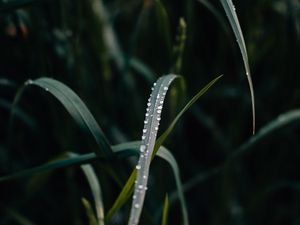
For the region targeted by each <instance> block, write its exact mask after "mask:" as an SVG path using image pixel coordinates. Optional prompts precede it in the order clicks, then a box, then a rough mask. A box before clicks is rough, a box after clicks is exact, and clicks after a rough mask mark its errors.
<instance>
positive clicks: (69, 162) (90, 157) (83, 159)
mask: <svg viewBox="0 0 300 225" xmlns="http://www.w3.org/2000/svg"><path fill="white" fill-rule="evenodd" d="M64 158H65V159H60V160H57V161H54V162H50V163H46V164H43V165H41V166H37V167H33V168H30V169H24V170H22V171H20V172H16V173H12V174H9V175H6V176H2V177H0V182H4V181H8V180H13V179H18V178H21V177H25V176H31V175H33V174H37V173H43V172H48V171H51V170H55V169H60V168H66V167H70V166H75V165H82V164H85V163H90V162H93V161H95V160H96V159H98V160H99V158H97V156H96V155H95V153H88V154H84V155H80V156H78V157H76V158H75V157H74V158H71V159H69V158H67V155H65V156H64Z"/></svg>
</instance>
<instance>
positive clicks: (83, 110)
mask: <svg viewBox="0 0 300 225" xmlns="http://www.w3.org/2000/svg"><path fill="white" fill-rule="evenodd" d="M25 85H26V86H29V85H35V86H38V87H40V88H42V89H43V90H45V91H47V92H48V93H50V94H52V95H53V96H54V97H55V98H56V99H57V100H59V101H60V102H61V103H62V104H63V106H64V107H65V109H66V110H67V111H68V112H69V113H70V115H71V116H72V117H73V119H74V120H75V122H76V123H77V124H78V125H79V127H80V128H81V129H82V130H83V131H84V132H85V133H90V134H91V135H92V136H93V137H94V139H95V141H96V143H97V144H98V146H99V149H96V151H95V152H96V154H98V155H99V156H101V155H104V156H105V157H106V158H112V157H113V151H112V149H111V147H110V144H109V142H108V140H107V138H106V137H105V135H104V133H103V131H102V130H101V128H100V126H99V125H98V123H97V121H96V120H95V118H94V117H93V115H92V114H91V112H90V111H89V110H88V108H87V107H86V105H85V104H84V103H83V101H82V100H81V99H80V98H79V97H78V96H77V95H76V93H75V92H73V91H72V90H71V89H70V88H69V87H67V86H66V85H64V84H63V83H61V82H59V81H57V80H54V79H50V78H39V79H36V80H28V81H27V82H26V83H25ZM20 92H22V90H21V91H20ZM17 96H20V94H17ZM17 100H18V98H17Z"/></svg>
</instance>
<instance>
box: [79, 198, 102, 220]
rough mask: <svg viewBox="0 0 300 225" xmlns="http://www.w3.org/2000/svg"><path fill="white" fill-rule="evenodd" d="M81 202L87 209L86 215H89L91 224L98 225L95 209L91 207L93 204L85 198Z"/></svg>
mask: <svg viewBox="0 0 300 225" xmlns="http://www.w3.org/2000/svg"><path fill="white" fill-rule="evenodd" d="M81 202H82V204H83V206H84V208H85V211H86V215H87V217H88V220H89V224H90V225H98V224H97V220H96V216H95V213H94V211H93V208H92V206H91V203H90V202H89V201H88V200H87V199H85V198H82V199H81Z"/></svg>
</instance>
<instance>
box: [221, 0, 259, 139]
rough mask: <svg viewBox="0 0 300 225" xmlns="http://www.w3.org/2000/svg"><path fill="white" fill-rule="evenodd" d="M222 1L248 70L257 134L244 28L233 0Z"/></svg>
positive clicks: (253, 123) (253, 103) (253, 125)
mask: <svg viewBox="0 0 300 225" xmlns="http://www.w3.org/2000/svg"><path fill="white" fill-rule="evenodd" d="M220 1H221V3H222V6H223V8H224V10H225V12H226V15H227V17H228V20H229V22H230V25H231V28H232V30H233V32H234V35H235V38H236V40H237V42H238V45H239V48H240V51H241V54H242V57H243V61H244V66H245V70H246V76H247V79H248V84H249V88H250V95H251V102H252V132H253V134H255V97H254V88H253V83H252V78H251V72H250V66H249V60H248V54H247V49H246V44H245V40H244V36H243V33H242V29H241V26H240V23H239V20H238V17H237V14H236V11H235V6H234V5H233V3H232V1H231V0H220Z"/></svg>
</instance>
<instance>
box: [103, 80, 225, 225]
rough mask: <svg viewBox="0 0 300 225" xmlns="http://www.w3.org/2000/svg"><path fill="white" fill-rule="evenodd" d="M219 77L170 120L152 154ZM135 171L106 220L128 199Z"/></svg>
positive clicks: (185, 218) (186, 218)
mask: <svg viewBox="0 0 300 225" xmlns="http://www.w3.org/2000/svg"><path fill="white" fill-rule="evenodd" d="M220 78H221V76H219V77H217V78H215V79H214V80H212V81H211V82H210V83H208V84H207V85H206V86H205V87H204V88H203V89H201V90H200V91H199V92H198V93H197V94H196V95H195V96H194V97H193V98H192V99H191V100H190V101H189V102H188V103H187V104H186V105H185V107H184V108H183V109H182V110H181V111H180V112H179V113H178V115H177V116H176V117H175V119H174V120H173V121H172V122H171V124H170V125H169V127H168V128H167V130H166V131H165V132H164V133H163V134H162V135H161V136H160V137H159V138H158V140H157V142H156V144H155V148H154V152H153V154H156V153H157V151H158V149H159V147H160V146H161V145H162V144H163V142H164V141H165V140H166V138H167V137H168V136H169V135H170V133H171V132H172V130H173V128H174V127H175V125H176V123H177V122H178V120H179V119H180V117H181V116H182V115H183V114H184V113H185V112H186V111H187V110H188V109H189V108H190V107H191V106H192V105H193V104H194V103H195V102H196V101H197V100H198V99H199V98H200V97H201V96H202V95H203V94H204V93H205V92H206V91H207V90H208V89H209V88H210V87H211V86H212V85H213V84H214V83H215V82H216V81H217V80H219V79H220ZM153 154H152V157H153ZM135 173H136V170H134V171H133V172H132V174H131V176H130V177H129V179H128V180H127V182H126V184H125V186H124V188H123V190H122V191H121V192H120V194H119V196H118V198H117V199H116V201H115V202H114V204H113V206H112V207H111V209H110V210H109V211H108V214H107V217H106V220H110V219H111V217H112V216H113V214H114V213H115V212H116V211H117V210H118V209H119V208H120V207H122V205H123V204H125V202H126V201H127V200H128V198H129V197H130V194H131V193H132V190H133V184H134V180H135V176H136V175H135ZM130 191H131V192H130ZM183 216H184V217H183V221H184V224H188V217H187V215H183Z"/></svg>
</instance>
